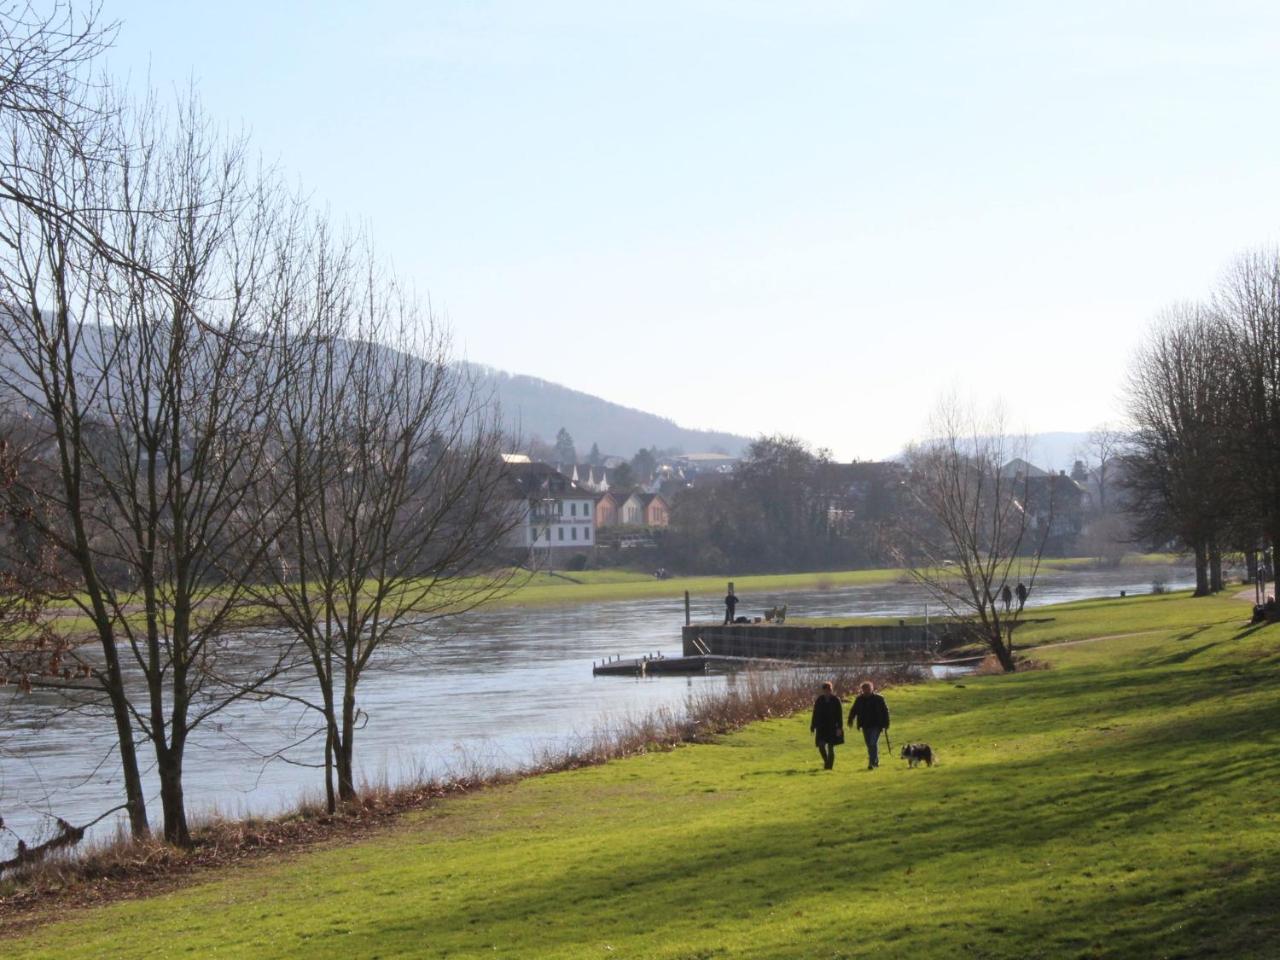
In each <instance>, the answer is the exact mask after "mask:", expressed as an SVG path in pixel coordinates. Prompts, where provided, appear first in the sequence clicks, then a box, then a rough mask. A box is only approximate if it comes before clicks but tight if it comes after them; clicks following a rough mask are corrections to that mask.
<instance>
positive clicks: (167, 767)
mask: <svg viewBox="0 0 1280 960" xmlns="http://www.w3.org/2000/svg"><path fill="white" fill-rule="evenodd" d="M182 747H183V745H182V744H181V743H178V744H176V745H171V746H170V747H169V749H167V750H164V751H160V750H157V751H156V768H157V771H158V772H159V774H160V806H161V807H162V808H163V810H164V839H165V841H166V842H168V843H171V844H173V845H174V846H175V847H190V846H191V832H190V830H189V829H188V827H187V809H186V804H185V803H184V801H183V796H182V752H183V751H182Z"/></svg>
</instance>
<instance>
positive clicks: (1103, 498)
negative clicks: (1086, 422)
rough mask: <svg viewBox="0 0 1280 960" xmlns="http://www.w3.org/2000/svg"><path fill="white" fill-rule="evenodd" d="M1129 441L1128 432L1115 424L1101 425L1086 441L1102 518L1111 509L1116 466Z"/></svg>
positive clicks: (1086, 450)
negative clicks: (1110, 503)
mask: <svg viewBox="0 0 1280 960" xmlns="http://www.w3.org/2000/svg"><path fill="white" fill-rule="evenodd" d="M1127 440H1128V433H1127V432H1126V431H1124V430H1121V429H1120V428H1119V427H1116V426H1115V425H1114V424H1110V423H1101V424H1098V426H1096V427H1094V428H1093V429H1092V430H1090V431H1089V437H1088V440H1086V441H1085V448H1084V450H1085V456H1086V458H1087V462H1088V463H1089V464H1090V465H1092V467H1093V475H1094V477H1095V479H1096V482H1097V487H1098V509H1097V512H1098V514H1099V515H1100V516H1105V515H1106V514H1107V512H1108V511H1109V510H1110V509H1111V508H1110V507H1109V506H1108V504H1107V495H1108V494H1109V493H1110V492H1111V481H1112V479H1113V478H1114V474H1115V466H1116V464H1117V463H1118V462H1119V459H1120V457H1121V456H1122V455H1123V453H1124V450H1125V444H1126V442H1127ZM1113 499H1114V498H1113ZM1112 506H1114V504H1112Z"/></svg>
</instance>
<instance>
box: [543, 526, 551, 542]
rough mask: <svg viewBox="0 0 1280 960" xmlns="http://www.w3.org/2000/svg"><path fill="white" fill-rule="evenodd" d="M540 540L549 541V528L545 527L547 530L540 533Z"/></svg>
mask: <svg viewBox="0 0 1280 960" xmlns="http://www.w3.org/2000/svg"><path fill="white" fill-rule="evenodd" d="M542 539H543V540H550V539H551V528H550V527H547V528H545V529H544V530H543V531H542Z"/></svg>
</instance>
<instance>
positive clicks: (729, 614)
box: [724, 583, 738, 623]
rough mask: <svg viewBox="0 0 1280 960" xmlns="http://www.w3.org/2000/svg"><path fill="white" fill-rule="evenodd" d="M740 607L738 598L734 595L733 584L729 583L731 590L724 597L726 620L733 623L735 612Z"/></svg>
mask: <svg viewBox="0 0 1280 960" xmlns="http://www.w3.org/2000/svg"><path fill="white" fill-rule="evenodd" d="M737 607H738V598H737V597H736V596H735V595H734V592H733V584H732V583H731V584H729V592H728V593H727V594H725V598H724V622H725V623H733V612H734V610H736V609H737Z"/></svg>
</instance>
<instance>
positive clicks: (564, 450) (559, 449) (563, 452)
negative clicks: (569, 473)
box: [556, 427, 578, 464]
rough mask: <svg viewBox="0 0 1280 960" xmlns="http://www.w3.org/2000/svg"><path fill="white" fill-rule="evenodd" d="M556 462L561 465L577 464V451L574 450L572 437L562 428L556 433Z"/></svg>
mask: <svg viewBox="0 0 1280 960" xmlns="http://www.w3.org/2000/svg"><path fill="white" fill-rule="evenodd" d="M556 462H557V463H562V464H568V463H577V462H578V451H577V450H576V449H574V446H573V437H572V436H570V435H569V431H568V430H566V429H565V428H564V427H561V428H560V429H559V431H558V432H557V433H556Z"/></svg>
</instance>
